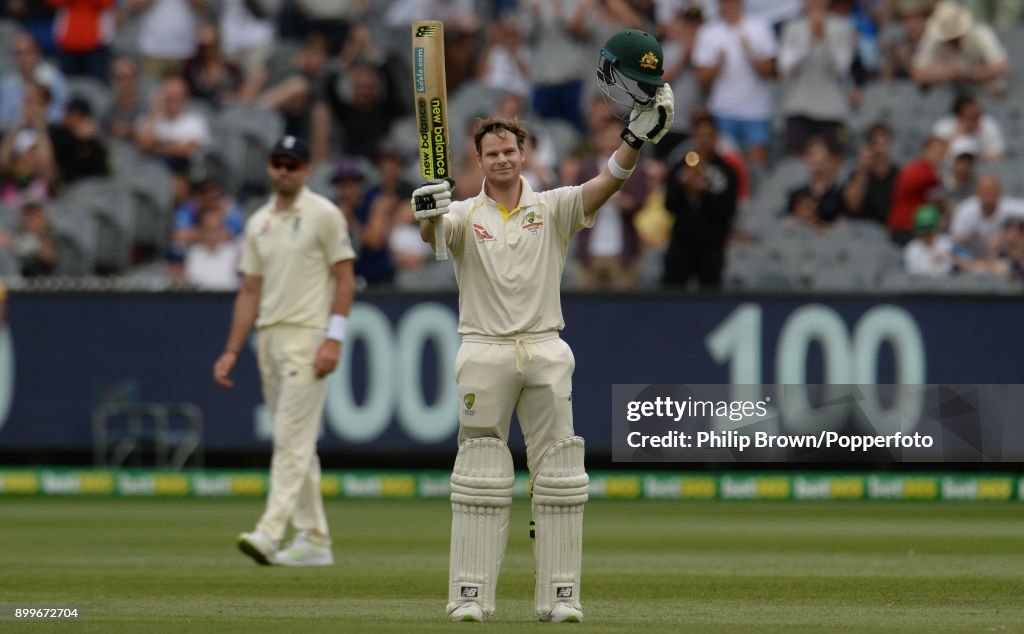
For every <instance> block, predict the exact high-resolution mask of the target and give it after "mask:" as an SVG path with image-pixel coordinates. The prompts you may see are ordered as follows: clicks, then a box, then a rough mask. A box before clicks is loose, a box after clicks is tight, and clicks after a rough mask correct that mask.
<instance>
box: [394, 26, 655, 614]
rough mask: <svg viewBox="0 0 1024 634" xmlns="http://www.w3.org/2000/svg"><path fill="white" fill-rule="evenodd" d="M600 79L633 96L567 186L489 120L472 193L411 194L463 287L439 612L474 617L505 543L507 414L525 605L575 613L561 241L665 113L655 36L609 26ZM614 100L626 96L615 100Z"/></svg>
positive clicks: (630, 163)
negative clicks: (534, 185) (532, 566)
mask: <svg viewBox="0 0 1024 634" xmlns="http://www.w3.org/2000/svg"><path fill="white" fill-rule="evenodd" d="M598 75H599V78H600V79H601V81H602V89H603V90H605V92H606V95H608V96H609V97H611V98H612V99H613V100H615V101H618V100H617V99H615V98H614V96H612V94H611V89H613V88H616V89H621V90H623V91H624V92H625V93H626V94H627V95H628V97H629V99H628V103H627V106H628V108H629V111H628V112H629V125H628V127H627V128H626V129H625V130H624V131H623V133H622V138H623V142H622V144H621V145H620V146H619V148H618V150H617V151H616V152H615V153H614V154H613V155H612V157H611V159H610V160H609V161H608V165H607V167H606V168H605V169H604V170H603V171H602V172H601V174H599V175H598V176H596V177H594V178H593V179H591V180H590V181H587V182H586V183H584V184H583V185H579V186H574V187H562V188H559V189H554V190H550V191H544V192H534V191H532V190H531V189H530V186H529V184H528V183H527V182H526V180H525V179H523V178H522V177H521V176H520V172H521V171H522V168H523V160H524V158H525V156H526V151H525V149H524V148H525V141H526V132H525V131H524V130H523V128H522V127H521V126H520V125H519V124H518V123H517V122H515V121H508V120H502V119H488V120H485V121H482V122H481V123H480V124H479V125H478V127H477V129H476V132H475V135H474V140H475V143H476V151H477V156H476V158H477V162H478V163H479V165H480V167H481V169H482V171H483V173H484V182H483V187H482V188H481V190H480V194H479V195H477V196H476V197H475V198H473V199H470V200H466V201H460V202H452V201H451V183H450V182H442V183H436V184H429V185H425V186H423V187H420V188H419V189H417V190H416V191H415V192H414V193H413V205H414V208H415V213H416V218H417V219H418V220H420V234H421V235H422V237H423V239H424V240H425V241H426V242H428V243H430V244H431V245H433V242H434V232H433V228H432V225H431V222H438V221H442V222H444V227H445V236H446V240H447V243H448V247H449V249H450V250H451V253H452V256H453V259H454V266H455V276H456V279H457V281H458V285H459V333H460V334H461V335H462V345H461V347H460V348H459V353H458V356H457V357H456V360H455V380H456V382H457V383H458V388H459V399H460V414H459V450H458V454H457V456H456V458H455V467H454V469H453V473H452V479H451V486H452V494H451V500H452V516H453V517H452V533H451V559H450V567H449V583H448V586H449V587H448V605H447V611H448V615H449V616H450V617H451V619H452V620H454V621H483V620H485V619H487V618H488V617H489V616H491V615H492V614H493V613H494V610H495V587H496V585H497V580H498V572H499V569H500V567H501V560H502V558H503V556H504V552H505V545H506V543H507V541H508V521H509V507H510V506H511V504H512V484H513V469H512V456H511V454H510V453H509V450H508V446H507V441H508V432H509V424H510V418H511V416H512V412H513V410H515V411H516V413H517V414H518V416H519V421H520V424H521V426H522V430H523V436H524V438H525V440H526V453H527V466H528V468H529V471H530V480H531V483H532V491H533V525H534V558H535V563H536V591H535V607H536V613H537V616H538V617H539V618H540V619H541V620H542V621H551V622H562V621H569V622H580V621H582V620H583V608H582V605H581V604H580V569H581V563H582V545H583V505H584V503H585V502H586V501H587V490H588V477H587V474H586V471H585V470H584V465H583V439H582V438H580V437H579V436H576V435H575V433H574V432H573V424H572V403H571V400H572V372H573V369H574V367H575V361H574V359H573V355H572V351H571V350H569V346H568V345H566V343H565V342H564V341H562V339H561V338H559V335H558V333H559V331H560V330H562V328H563V327H564V326H565V322H564V321H563V320H562V308H561V299H560V281H561V277H562V270H563V268H564V267H565V260H566V254H567V251H568V247H569V241H570V239H571V238H572V236H573V235H575V234H576V233H577V232H579V231H580V230H582V229H584V228H587V227H591V226H593V224H594V218H595V215H596V213H597V210H598V209H599V208H600V207H601V206H602V205H604V204H605V202H606V201H607V200H608V199H609V198H610V197H611V196H612V195H613V194H614V193H615V192H616V191H618V190H619V188H620V187H622V184H623V182H624V181H625V180H626V179H627V178H629V176H630V174H631V173H632V171H633V169H634V167H635V166H636V163H637V158H638V156H639V153H640V149H641V148H642V147H643V145H644V143H645V142H646V141H651V142H654V143H657V142H658V141H659V140H660V139H661V138H662V137H663V136H664V135H665V132H666V131H667V130H668V129H669V126H670V125H671V123H672V117H673V98H672V91H671V88H669V86H668V85H664V82H662V80H661V75H662V52H661V46H660V45H659V44H658V41H657V40H656V39H655V38H654V37H652V36H651V35H649V34H647V33H644V32H642V31H635V30H628V31H622V32H620V33H617V34H616V35H615V36H613V37H612V38H611V39H610V40H608V43H606V44H605V47H604V48H603V49H602V51H601V63H600V66H599V69H598ZM619 103H622V102H619Z"/></svg>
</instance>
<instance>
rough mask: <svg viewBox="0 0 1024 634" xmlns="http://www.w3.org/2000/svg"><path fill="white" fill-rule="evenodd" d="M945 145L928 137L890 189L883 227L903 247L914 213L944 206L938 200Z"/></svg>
mask: <svg viewBox="0 0 1024 634" xmlns="http://www.w3.org/2000/svg"><path fill="white" fill-rule="evenodd" d="M948 149H949V143H947V142H946V140H945V139H940V138H938V137H934V136H933V137H928V139H927V140H925V142H924V148H922V150H921V154H920V155H919V156H918V157H917V158H916V159H914V160H912V161H910V162H909V163H907V164H906V165H905V166H903V169H901V170H900V174H899V176H898V177H896V185H895V186H894V187H893V190H892V205H891V206H890V208H889V216H888V217H887V218H886V220H885V226H886V228H888V229H889V237H890V238H892V240H893V242H895V243H896V244H899V245H900V246H903V245H905V244H907V243H908V242H910V240H911V239H912V238H913V237H914V233H913V229H914V212H915V211H917V209H918V208H919V207H920V206H921V205H923V204H925V203H936V204H938V205H940V208H941V206H943V205H945V203H944V201H943V200H942V187H941V185H942V179H941V178H940V174H941V173H942V163H943V161H944V160H945V158H946V152H947V151H948Z"/></svg>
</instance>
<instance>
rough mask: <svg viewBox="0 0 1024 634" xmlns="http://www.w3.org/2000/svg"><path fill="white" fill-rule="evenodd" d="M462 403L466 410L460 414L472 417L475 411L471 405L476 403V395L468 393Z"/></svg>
mask: <svg viewBox="0 0 1024 634" xmlns="http://www.w3.org/2000/svg"><path fill="white" fill-rule="evenodd" d="M462 401H463V402H464V403H465V404H466V409H464V410H462V413H463V414H465V415H466V416H472V415H474V414H476V410H475V409H473V403H475V402H476V393H475V392H470V393H469V394H467V395H466V396H465V397H464V398H463V399H462Z"/></svg>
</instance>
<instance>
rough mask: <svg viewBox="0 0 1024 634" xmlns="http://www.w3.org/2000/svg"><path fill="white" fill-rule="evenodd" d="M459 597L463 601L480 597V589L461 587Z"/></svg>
mask: <svg viewBox="0 0 1024 634" xmlns="http://www.w3.org/2000/svg"><path fill="white" fill-rule="evenodd" d="M459 596H460V597H462V598H463V599H475V598H477V597H478V596H480V588H478V587H476V586H462V588H461V589H460V590H459Z"/></svg>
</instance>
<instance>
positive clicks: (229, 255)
mask: <svg viewBox="0 0 1024 634" xmlns="http://www.w3.org/2000/svg"><path fill="white" fill-rule="evenodd" d="M239 253H240V251H239V249H238V243H237V242H236V241H235V239H234V237H233V236H232V235H231V232H230V231H229V230H228V228H227V226H226V225H225V224H224V216H223V215H222V214H220V213H218V212H217V211H208V212H206V213H204V214H203V215H202V216H201V217H200V218H199V240H198V242H196V243H195V244H193V245H192V246H190V247H189V248H188V253H187V255H186V256H185V282H186V283H187V284H188V285H189V286H194V287H196V288H199V289H203V290H210V291H233V290H235V289H237V288H238V272H237V271H238V258H239Z"/></svg>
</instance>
